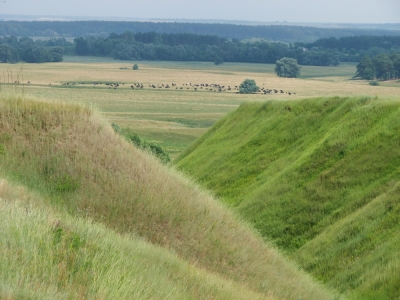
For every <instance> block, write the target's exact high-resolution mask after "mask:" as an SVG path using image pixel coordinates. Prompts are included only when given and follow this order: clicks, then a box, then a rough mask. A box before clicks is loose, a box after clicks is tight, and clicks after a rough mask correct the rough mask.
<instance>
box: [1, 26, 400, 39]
mask: <svg viewBox="0 0 400 300" xmlns="http://www.w3.org/2000/svg"><path fill="white" fill-rule="evenodd" d="M389 28H390V27H389ZM126 31H132V32H135V33H137V32H151V31H154V32H156V33H175V34H176V33H182V32H188V33H193V34H201V35H216V36H219V37H224V38H230V39H238V40H243V39H250V38H259V39H266V40H271V41H282V42H288V43H294V42H313V41H315V40H317V39H321V38H330V37H335V38H340V37H344V36H360V35H377V36H381V35H397V36H399V35H400V31H398V30H382V29H357V28H317V27H310V26H291V25H258V26H253V25H235V24H217V23H214V24H210V23H208V24H205V23H183V22H121V21H0V36H11V35H13V36H39V37H79V36H90V35H93V36H99V37H108V36H109V35H110V34H111V33H113V32H114V33H117V34H122V33H124V32H126Z"/></svg>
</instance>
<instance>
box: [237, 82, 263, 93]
mask: <svg viewBox="0 0 400 300" xmlns="http://www.w3.org/2000/svg"><path fill="white" fill-rule="evenodd" d="M258 89H259V87H258V86H257V85H256V82H255V81H254V80H253V79H246V80H245V81H243V82H242V83H241V84H240V86H239V93H240V94H252V93H255V92H257V91H258Z"/></svg>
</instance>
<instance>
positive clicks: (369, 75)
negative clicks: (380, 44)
mask: <svg viewBox="0 0 400 300" xmlns="http://www.w3.org/2000/svg"><path fill="white" fill-rule="evenodd" d="M356 68H357V72H356V75H355V76H354V77H360V78H361V79H365V80H372V79H374V77H375V70H374V64H373V63H372V60H371V58H370V57H369V56H368V55H366V56H364V57H363V58H362V59H361V61H360V62H359V64H358V65H357V66H356Z"/></svg>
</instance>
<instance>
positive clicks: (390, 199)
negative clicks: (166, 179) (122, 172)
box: [177, 98, 400, 299]
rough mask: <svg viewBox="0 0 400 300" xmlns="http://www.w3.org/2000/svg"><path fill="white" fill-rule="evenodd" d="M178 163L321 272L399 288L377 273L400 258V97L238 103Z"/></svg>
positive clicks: (359, 284)
mask: <svg viewBox="0 0 400 300" xmlns="http://www.w3.org/2000/svg"><path fill="white" fill-rule="evenodd" d="M177 165H178V168H179V169H181V170H184V171H185V172H186V173H187V174H190V176H192V177H193V178H195V179H197V180H198V181H199V182H201V183H202V184H204V185H205V186H206V187H208V188H209V189H211V190H213V191H215V193H216V194H217V195H218V196H219V197H221V198H222V200H223V201H225V202H227V203H229V204H230V205H232V206H234V207H235V208H236V210H237V211H238V212H239V213H240V214H241V215H243V216H244V217H245V218H246V219H247V220H249V221H251V223H252V224H254V226H255V227H256V228H257V229H258V230H259V231H260V232H261V233H262V235H263V236H265V237H267V238H268V239H270V240H272V241H274V242H275V243H276V244H277V245H279V247H281V248H282V249H284V250H285V251H286V252H287V253H288V254H290V255H291V256H292V257H293V258H295V259H296V260H297V261H298V262H300V263H301V265H303V266H304V267H305V268H306V269H307V270H308V271H310V272H311V273H312V274H314V275H315V276H317V277H318V278H320V279H323V280H324V281H325V282H329V283H330V284H331V285H332V286H334V287H336V288H339V289H341V290H342V291H354V293H355V294H358V293H361V291H362V290H363V291H364V292H365V294H363V295H367V294H371V295H372V291H373V290H379V291H383V292H382V294H379V295H380V296H382V295H385V293H387V294H386V296H387V297H388V298H390V297H398V296H399V295H400V291H399V290H398V289H395V288H394V286H396V285H397V286H398V281H395V282H393V281H391V280H385V279H384V278H387V277H393V276H395V274H396V273H395V270H397V269H398V267H399V262H400V261H399V258H398V256H399V254H397V253H394V252H392V251H391V250H390V249H392V250H393V249H394V246H395V245H396V244H397V240H398V232H399V230H400V223H399V222H397V220H398V209H399V207H400V206H399V205H400V204H399V201H398V200H397V199H396V197H398V196H395V195H396V193H395V192H393V191H394V190H395V187H396V186H397V185H398V184H399V181H400V103H399V102H395V101H393V102H389V101H380V100H377V99H369V98H359V99H348V98H330V99H326V98H321V99H308V100H302V101H296V102H273V101H272V102H267V103H265V104H245V105H243V106H241V107H240V108H239V109H238V110H237V111H235V112H233V113H231V114H230V115H229V116H227V117H226V118H224V119H223V120H221V121H220V122H218V123H217V124H215V126H214V127H213V128H212V129H211V130H210V131H209V132H207V133H206V134H205V135H204V136H203V137H202V138H200V139H199V140H198V141H197V142H195V143H194V144H193V145H192V146H191V147H190V148H189V149H188V150H187V152H185V153H184V154H183V155H182V156H181V157H180V159H179V160H178V162H177ZM376 201H377V202H378V203H379V205H380V206H381V209H380V210H376V209H374V208H373V207H374V206H373V203H375V202H376ZM385 203H386V204H385ZM382 207H383V208H382ZM362 212H363V213H362ZM360 214H363V215H362V217H360ZM368 215H369V217H367V216H368ZM349 223H350V224H352V226H350V225H349ZM353 223H354V224H353ZM332 234H333V235H335V234H338V236H336V238H335V239H333V238H332ZM338 239H339V241H338ZM385 240H386V241H388V242H387V243H386V244H383V243H382V242H383V241H385ZM382 247H385V249H386V250H382ZM298 249H300V250H298ZM393 255H394V258H393V257H392V256H393ZM387 260H390V261H391V264H390V267H389V266H385V265H386V263H387ZM367 261H369V263H368V264H367V265H366V263H367ZM364 268H367V270H365V269H364ZM387 268H389V269H390V270H389V269H387ZM363 269H364V272H362V270H363ZM378 274H379V275H378ZM379 277H381V278H379ZM396 277H397V276H396ZM397 278H398V277H397ZM382 299H384V298H382Z"/></svg>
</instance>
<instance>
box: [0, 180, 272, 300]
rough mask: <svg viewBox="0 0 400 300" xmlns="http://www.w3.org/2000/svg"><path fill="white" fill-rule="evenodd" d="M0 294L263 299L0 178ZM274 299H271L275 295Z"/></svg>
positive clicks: (10, 296)
mask: <svg viewBox="0 0 400 300" xmlns="http://www.w3.org/2000/svg"><path fill="white" fill-rule="evenodd" d="M0 227H1V231H0V255H1V260H0V299H210V298H212V299H239V298H240V299H264V298H265V295H263V296H262V295H261V294H256V293H254V292H251V291H249V290H248V289H246V287H244V286H241V285H239V284H236V283H233V282H229V281H227V280H224V279H222V278H220V277H217V276H215V275H211V274H208V273H207V272H205V271H204V270H201V269H199V268H195V267H193V266H190V265H189V264H188V263H187V262H184V261H182V260H180V259H179V258H177V256H176V255H173V254H171V253H169V252H168V251H165V250H163V249H161V248H159V247H156V246H153V245H151V244H149V243H146V242H144V241H143V240H142V239H140V238H139V237H137V236H134V235H118V234H116V233H115V232H113V231H111V230H109V229H107V228H105V227H104V226H102V225H100V224H95V223H93V222H91V221H90V220H88V219H82V218H73V217H71V216H68V215H66V214H62V213H56V212H55V211H54V210H51V209H49V208H48V207H46V206H45V205H44V201H43V199H40V197H38V196H37V195H36V196H35V195H34V194H33V193H32V192H29V191H27V190H26V189H23V188H21V187H15V186H12V185H10V184H9V183H8V182H6V181H5V180H0ZM271 299H272V298H271Z"/></svg>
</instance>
